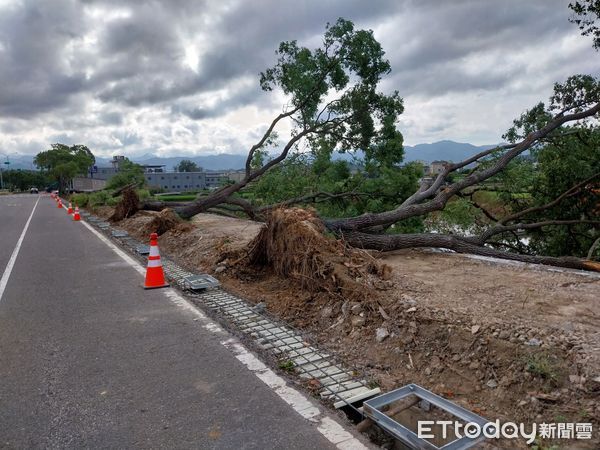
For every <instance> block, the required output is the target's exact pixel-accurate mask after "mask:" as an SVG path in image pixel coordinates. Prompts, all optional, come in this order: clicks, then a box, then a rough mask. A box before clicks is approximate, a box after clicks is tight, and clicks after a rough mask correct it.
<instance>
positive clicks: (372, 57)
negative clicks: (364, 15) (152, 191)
mask: <svg viewBox="0 0 600 450" xmlns="http://www.w3.org/2000/svg"><path fill="white" fill-rule="evenodd" d="M278 55H279V59H278V62H277V64H276V65H275V67H273V68H271V69H268V70H267V71H265V72H264V73H262V74H261V86H262V88H263V89H264V90H266V91H271V90H273V89H275V88H280V89H281V90H282V91H283V92H284V93H285V94H286V95H287V96H288V98H289V104H288V105H287V106H286V108H285V109H284V111H283V112H282V113H281V114H279V115H278V116H277V117H276V118H275V119H274V120H273V121H272V122H271V123H270V125H269V126H268V128H267V130H266V131H265V133H264V135H263V136H262V137H261V139H260V140H259V141H258V142H257V143H256V144H255V145H253V146H252V147H251V148H250V150H249V152H248V156H247V161H246V172H245V176H244V178H243V179H242V180H241V181H239V182H236V183H234V184H231V185H228V186H225V187H223V188H221V189H219V190H217V191H215V192H213V193H211V194H210V195H208V196H204V197H199V198H198V199H196V200H195V201H193V202H191V203H190V204H184V205H178V206H177V207H176V211H177V213H178V214H179V215H180V216H182V217H184V218H189V217H191V216H193V215H195V214H198V213H201V212H205V211H208V210H210V209H211V208H214V207H216V206H220V205H228V206H229V207H231V208H233V211H243V212H245V213H246V214H247V215H249V216H250V217H251V218H264V217H265V216H266V215H268V213H269V211H272V210H273V208H274V207H275V206H289V205H290V204H293V203H298V204H308V203H311V202H317V201H319V200H328V199H333V198H335V199H339V198H340V197H345V196H349V197H351V196H359V195H361V193H360V192H354V191H351V192H337V193H335V194H333V193H328V192H317V193H315V192H311V193H308V195H305V196H301V197H300V198H295V199H289V201H286V202H283V203H282V204H281V205H268V206H261V207H260V208H259V207H257V205H255V204H253V203H252V202H251V201H248V200H247V199H244V198H242V197H241V196H239V195H238V193H239V192H240V191H242V190H243V189H245V188H247V186H248V185H249V184H251V183H252V182H255V181H257V180H259V179H260V178H261V177H263V176H264V175H265V174H267V173H268V172H269V171H270V170H272V169H274V168H276V167H277V166H278V165H280V164H281V163H282V162H284V160H286V158H287V157H288V155H290V153H291V152H293V151H294V150H295V151H298V149H299V148H300V146H301V145H304V146H305V147H304V149H305V150H308V151H311V152H313V153H314V154H315V155H317V159H318V155H319V154H320V152H322V151H323V148H325V149H327V151H328V152H329V153H331V151H333V150H337V151H340V152H344V151H353V150H358V149H360V150H361V151H362V152H363V153H364V165H365V167H366V169H365V170H367V171H368V170H370V169H372V168H373V167H375V168H377V169H378V170H380V171H383V170H385V169H386V168H393V167H397V166H398V164H399V163H400V162H401V161H402V158H403V148H402V135H401V134H400V132H399V131H398V130H397V129H396V125H395V124H396V120H397V118H398V116H399V114H401V113H402V111H403V104H402V99H401V98H400V97H399V95H398V92H393V93H392V94H390V95H385V94H383V93H380V92H378V90H377V89H378V85H379V82H380V80H381V77H382V76H383V75H385V74H387V73H388V72H389V71H390V65H389V62H388V61H387V60H386V59H384V52H383V50H382V48H381V46H380V44H379V43H378V42H377V41H376V40H375V38H374V36H373V33H372V32H371V31H364V30H355V29H354V26H353V24H352V23H351V22H349V21H346V20H343V19H339V20H338V22H337V23H336V24H335V25H333V26H328V27H327V30H326V32H325V36H324V40H323V46H322V47H321V48H318V49H316V50H313V51H311V50H309V49H307V48H304V47H299V46H298V45H297V43H296V42H295V41H292V42H284V43H282V44H281V45H280V47H279V50H278ZM599 102H600V83H599V81H598V80H596V79H594V78H593V77H590V76H585V75H575V76H572V77H570V78H569V79H568V80H567V81H566V82H565V83H562V84H556V85H555V87H554V95H553V96H552V97H551V99H550V103H549V105H548V106H545V105H544V104H541V103H540V104H539V105H537V106H536V107H534V108H533V109H532V110H530V111H528V112H527V113H526V114H524V115H523V116H522V117H521V118H519V119H518V120H516V121H515V126H514V127H513V128H512V129H511V130H510V131H509V133H507V135H506V136H505V138H506V139H507V141H508V143H507V144H505V145H501V146H498V147H495V148H492V149H489V150H485V151H482V152H480V153H479V154H477V155H473V156H472V157H470V158H468V159H466V160H464V161H460V162H455V163H451V164H449V165H447V166H446V168H445V170H443V171H442V172H441V173H440V174H439V175H438V176H437V177H436V178H435V179H434V180H430V181H429V182H427V181H425V182H423V183H421V185H420V187H419V188H418V189H417V190H416V192H414V193H412V194H410V195H402V194H401V193H400V192H398V194H397V199H396V200H395V202H394V203H395V204H394V205H393V207H390V208H388V209H386V210H385V211H375V212H373V211H368V212H366V213H364V214H359V215H356V216H348V217H341V218H335V219H327V218H323V219H321V220H322V222H323V224H324V227H325V228H326V229H327V230H329V231H331V232H333V233H335V234H336V235H337V236H339V237H343V239H344V240H345V241H346V242H347V243H349V244H350V245H352V246H355V247H361V248H368V249H378V250H393V249H402V248H412V247H440V248H447V249H452V250H455V251H457V252H465V253H473V254H478V255H485V256H494V257H501V258H507V259H513V260H518V261H524V262H533V263H544V264H550V265H557V266H566V267H573V268H580V269H593V270H598V264H597V263H592V262H590V261H584V260H582V259H579V258H575V257H569V256H562V257H549V256H539V255H532V254H522V253H521V252H520V251H519V248H518V247H514V248H508V249H506V248H505V247H506V239H505V237H506V236H507V235H509V236H510V235H514V234H515V233H516V232H522V231H531V230H544V229H547V228H548V227H571V226H575V225H585V226H586V227H587V231H588V232H589V233H590V234H591V235H593V234H594V233H595V234H596V235H597V229H598V226H599V225H600V221H599V220H598V217H597V214H596V215H594V214H595V213H597V205H598V195H597V193H598V179H599V176H600V174H599V173H598V172H599V171H596V173H593V174H591V175H590V176H589V177H587V178H586V179H583V180H579V181H577V182H574V183H573V184H572V185H571V186H569V187H568V188H566V189H565V190H564V191H563V192H558V193H557V194H556V197H555V198H552V199H548V201H547V202H546V203H544V204H529V205H523V207H522V208H521V209H513V210H511V211H510V213H508V214H506V215H504V216H502V217H495V216H493V215H491V214H489V213H488V216H489V217H488V218H489V222H488V226H487V227H486V229H484V230H482V231H481V232H480V233H478V234H475V235H467V236H463V235H459V234H456V233H452V234H439V233H397V232H396V233H395V234H394V233H393V232H392V231H393V229H397V228H398V224H402V223H403V222H406V221H409V220H411V219H414V218H415V217H421V216H426V215H429V214H431V213H434V212H436V211H441V210H443V209H444V208H445V207H446V206H447V205H448V203H449V202H450V201H451V200H453V199H455V198H457V197H458V196H461V195H463V196H464V195H465V193H468V192H469V191H471V192H472V190H474V189H477V187H478V186H479V185H481V184H482V183H484V182H486V181H488V180H492V179H494V177H498V176H499V175H501V174H502V173H503V172H504V171H506V170H507V169H508V168H509V167H510V166H511V164H513V163H514V161H515V160H517V159H518V158H519V157H521V156H522V155H523V154H524V153H525V152H536V151H538V150H539V149H541V148H543V147H544V146H546V145H548V144H549V143H552V142H555V141H556V140H560V139H561V137H564V136H567V135H578V134H581V133H583V134H585V132H586V130H587V131H590V130H591V132H592V134H594V133H595V134H594V136H597V119H598V116H599V113H600V103H599ZM285 120H288V121H291V123H292V124H293V130H292V133H291V137H290V139H289V140H288V141H287V143H286V144H285V145H283V146H282V147H281V150H280V151H279V153H278V154H277V155H275V156H274V157H272V158H271V159H267V160H266V162H265V158H264V157H263V156H264V148H265V146H266V145H268V144H269V143H271V142H272V140H273V138H274V136H275V129H276V127H277V126H278V125H279V124H280V123H282V122H283V121H285ZM598 166H599V167H600V164H598ZM459 171H460V172H463V175H464V171H468V172H467V174H466V175H464V176H461V177H458V178H455V177H454V175H455V174H456V173H457V172H459ZM578 196H580V197H581V198H584V197H585V202H587V203H586V204H585V205H584V206H585V208H584V209H585V211H586V213H585V214H584V213H582V214H580V215H578V216H576V217H570V218H568V219H561V218H557V217H554V216H552V217H551V218H548V217H544V212H549V211H552V210H553V209H554V210H555V209H556V207H557V206H560V204H561V202H563V201H564V200H565V199H573V197H578ZM578 198H579V197H578ZM581 201H583V200H581ZM578 202H579V200H578ZM590 202H591V203H590ZM576 203H577V202H576ZM578 204H579V203H578ZM164 206H166V205H162V204H156V203H154V204H147V205H146V207H147V208H150V209H161V208H162V207H164ZM596 237H597V236H596Z"/></svg>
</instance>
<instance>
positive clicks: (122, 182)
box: [106, 158, 146, 189]
mask: <svg viewBox="0 0 600 450" xmlns="http://www.w3.org/2000/svg"><path fill="white" fill-rule="evenodd" d="M145 181H146V180H145V178H144V169H143V167H142V166H140V165H139V164H136V163H134V162H132V161H130V160H129V159H127V158H125V159H124V160H123V161H121V162H119V171H118V172H117V174H116V175H114V176H113V177H112V178H111V179H110V180H108V183H107V184H106V187H107V188H108V189H118V188H121V187H123V186H127V185H128V184H135V185H136V186H138V187H142V186H143V185H144V184H145Z"/></svg>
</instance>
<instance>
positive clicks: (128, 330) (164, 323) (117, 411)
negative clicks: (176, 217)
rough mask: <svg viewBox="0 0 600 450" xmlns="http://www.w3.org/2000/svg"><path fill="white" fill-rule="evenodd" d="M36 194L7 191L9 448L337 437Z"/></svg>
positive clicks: (1, 320) (2, 429) (2, 395)
mask: <svg viewBox="0 0 600 450" xmlns="http://www.w3.org/2000/svg"><path fill="white" fill-rule="evenodd" d="M37 201H38V196H37V195H18V196H0V236H1V239H0V276H2V275H3V273H4V280H5V289H4V292H2V290H3V289H2V287H1V286H0V448H81V447H87V448H98V447H100V448H108V447H110V448H148V447H152V448H203V449H204V448H235V449H241V448H244V449H267V448H281V449H293V448H298V449H306V448H312V449H321V448H323V449H326V448H335V446H334V445H333V444H332V443H331V442H330V440H327V439H326V438H325V437H324V435H323V434H322V433H321V432H320V431H319V430H318V427H317V424H314V423H312V422H309V421H308V420H306V419H305V418H303V417H302V416H301V415H300V414H298V413H297V412H296V411H295V410H294V409H292V407H291V406H290V405H289V404H288V403H286V402H284V401H283V400H282V398H281V397H280V396H278V395H277V394H276V393H275V392H274V391H273V390H272V389H271V388H269V387H268V386H267V385H266V384H264V383H263V382H262V381H261V380H259V378H257V377H256V376H255V375H254V374H253V373H252V372H251V371H250V370H248V368H247V367H246V366H245V365H243V364H242V362H240V361H239V360H238V359H236V358H235V355H234V354H232V353H231V352H230V350H228V349H227V348H225V347H224V346H223V345H222V344H221V343H220V341H221V340H222V337H221V336H219V335H215V334H214V333H211V332H210V331H208V330H206V329H205V328H203V327H201V326H199V324H198V322H197V320H198V319H194V315H193V314H190V313H189V312H186V311H185V310H183V309H182V308H180V307H178V306H177V305H175V304H174V303H173V302H171V301H169V299H168V298H167V297H166V295H165V293H164V290H152V291H145V290H143V289H142V288H141V283H142V281H143V279H142V277H141V275H140V274H139V273H138V272H137V271H136V270H134V268H133V267H132V266H131V265H129V264H128V263H127V262H125V261H124V260H123V259H122V258H120V257H119V256H118V255H117V254H115V253H114V252H113V251H112V250H111V249H110V248H109V247H108V246H107V245H106V243H105V242H102V241H101V240H100V239H99V238H98V237H96V236H95V235H94V234H93V233H92V232H91V231H90V230H88V229H87V228H86V227H85V226H84V225H83V224H82V223H78V222H73V221H71V220H69V218H68V216H67V214H66V212H65V211H64V210H59V209H58V208H56V204H55V202H54V201H52V200H51V199H50V198H49V197H47V196H45V195H40V196H39V202H38V203H37V206H35V205H36V202H37ZM34 207H35V211H33V210H34ZM32 211H33V214H32ZM30 217H31V220H30V223H29V228H28V230H27V232H26V233H25V234H24V238H23V240H22V245H21V246H20V249H19V252H18V255H17V257H16V259H15V260H14V266H13V267H12V271H10V275H9V276H8V278H7V274H6V269H5V268H6V267H7V264H8V265H10V264H9V259H10V257H11V254H13V251H14V249H15V246H16V245H17V243H18V241H19V238H20V237H21V235H22V233H23V229H24V227H25V225H26V223H27V221H28V219H29V218H30ZM351 442H354V444H356V442H357V441H348V442H346V444H350V443H351ZM341 446H342V447H344V446H343V445H341ZM346 446H348V445H346Z"/></svg>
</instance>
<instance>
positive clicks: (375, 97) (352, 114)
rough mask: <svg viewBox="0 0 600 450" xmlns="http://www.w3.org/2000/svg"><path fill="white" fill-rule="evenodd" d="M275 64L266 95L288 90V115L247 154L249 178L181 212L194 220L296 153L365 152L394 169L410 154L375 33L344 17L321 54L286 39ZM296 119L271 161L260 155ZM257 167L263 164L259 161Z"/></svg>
mask: <svg viewBox="0 0 600 450" xmlns="http://www.w3.org/2000/svg"><path fill="white" fill-rule="evenodd" d="M276 54H277V62H276V64H275V66H273V67H271V68H269V69H267V70H265V71H264V72H263V73H261V75H260V86H261V88H262V89H263V90H264V91H267V92H268V91H273V90H276V89H278V90H281V91H282V92H283V94H284V95H286V97H287V99H288V104H287V105H286V107H285V108H284V111H283V112H282V113H281V114H279V115H278V116H277V117H275V118H274V119H273V120H272V122H271V123H270V124H269V125H268V126H267V129H266V131H265V132H264V134H263V135H262V137H261V138H260V139H259V140H258V142H256V143H255V144H254V145H253V146H252V147H251V148H250V150H249V151H248V156H247V159H246V165H245V168H246V174H245V177H244V178H243V179H242V180H241V181H240V182H237V183H234V184H232V185H229V186H226V187H224V188H222V189H221V190H219V191H217V192H215V193H213V194H212V195H210V196H208V197H205V198H200V199H198V200H197V201H196V202H194V203H193V204H192V205H190V206H189V207H186V208H183V209H182V210H180V213H181V215H182V216H184V217H190V216H192V215H194V214H197V213H199V212H201V211H205V210H206V209H208V208H211V207H213V206H215V205H218V204H220V203H222V202H223V201H224V200H225V199H227V198H228V197H229V196H231V195H232V194H233V193H235V192H238V191H239V190H241V189H243V188H244V187H245V186H246V185H247V184H248V183H250V182H252V181H254V180H256V179H257V178H259V177H261V176H262V175H263V174H265V173H266V172H267V171H269V170H270V169H271V168H273V167H275V166H276V165H278V164H279V163H281V162H282V161H284V160H285V159H286V158H287V157H288V155H289V154H290V152H291V151H292V149H294V148H298V146H300V145H301V144H305V147H304V148H309V149H312V150H315V149H318V148H320V147H322V146H323V143H325V144H326V147H327V148H329V149H331V150H339V151H344V152H345V151H349V152H352V151H355V150H362V151H363V152H364V153H365V155H366V160H367V162H368V163H373V164H375V165H388V166H389V165H390V164H394V163H397V162H400V161H401V160H402V157H403V148H402V135H401V134H400V132H399V131H398V130H397V129H396V125H395V124H396V120H397V118H398V116H399V114H401V113H402V111H403V109H404V106H403V103H402V99H401V98H400V96H399V94H398V92H397V91H394V92H391V93H389V94H385V93H382V92H380V91H379V90H378V86H379V83H380V81H381V78H382V77H383V76H384V75H386V74H388V73H389V72H390V70H391V68H390V63H389V61H388V60H387V59H385V57H384V56H385V53H384V51H383V49H382V48H381V45H380V44H379V42H377V40H376V39H375V37H374V36H373V32H372V31H371V30H356V29H355V28H354V24H353V23H352V22H351V21H349V20H345V19H341V18H340V19H338V20H337V22H336V23H335V24H333V25H331V24H328V25H327V27H326V30H325V34H324V36H323V42H322V44H321V46H320V47H318V48H316V49H309V48H307V47H302V46H300V45H298V42H297V41H286V42H282V43H281V44H280V45H279V48H278V50H277V52H276ZM285 120H287V121H290V122H291V125H292V133H291V136H290V138H289V139H288V141H287V142H286V143H285V144H281V145H279V146H278V148H279V150H278V154H277V155H276V156H274V157H273V158H271V159H269V160H268V161H266V162H262V161H261V160H262V159H263V158H257V156H256V155H257V152H259V153H260V152H262V151H264V147H265V145H267V144H268V143H269V141H272V140H273V136H274V133H275V132H276V130H275V128H276V127H277V126H278V125H279V124H280V123H281V122H282V121H285ZM257 162H258V163H259V164H257Z"/></svg>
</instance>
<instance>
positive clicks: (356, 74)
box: [260, 18, 404, 165]
mask: <svg viewBox="0 0 600 450" xmlns="http://www.w3.org/2000/svg"><path fill="white" fill-rule="evenodd" d="M277 55H278V59H277V64H276V65H275V66H274V67H272V68H269V69H267V70H265V71H264V72H263V73H261V75H260V85H261V87H262V89H263V90H265V91H271V90H273V89H275V88H279V89H281V90H282V91H283V92H284V93H285V94H286V95H287V96H289V98H290V102H289V104H290V105H291V106H290V107H289V109H288V111H293V115H292V120H293V121H294V123H295V128H296V131H295V133H298V132H300V131H302V130H307V129H308V130H310V132H311V134H312V135H316V136H319V137H321V138H323V139H326V140H327V141H328V142H329V144H330V145H331V146H332V147H333V148H335V149H336V150H338V151H346V150H357V149H360V150H363V151H365V153H366V154H367V157H368V158H369V159H376V160H378V163H381V164H386V165H389V164H393V163H398V162H400V161H401V160H402V136H401V134H400V132H399V131H398V130H397V129H396V127H395V123H396V121H397V119H398V115H399V114H401V113H402V112H403V109H404V107H403V104H402V99H401V98H400V96H399V95H398V92H393V93H392V94H389V95H386V94H383V93H380V92H378V91H377V87H378V83H379V82H380V80H381V78H382V76H384V75H385V74H387V73H389V72H390V70H391V67H390V63H389V61H388V60H387V59H385V57H384V56H385V52H384V51H383V49H382V47H381V45H380V44H379V42H377V40H376V39H375V37H374V35H373V32H372V31H371V30H355V28H354V24H353V23H352V22H350V21H348V20H345V19H341V18H340V19H338V20H337V22H336V23H335V24H333V25H331V24H328V25H327V27H326V30H325V34H324V36H323V44H322V46H321V47H319V48H316V49H313V50H311V49H308V48H306V47H301V46H299V45H298V43H297V41H287V42H282V43H281V44H280V45H279V48H278V50H277ZM387 141H390V142H389V143H388V142H387ZM311 142H316V140H312V141H311ZM379 158H381V160H380V161H379Z"/></svg>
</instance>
